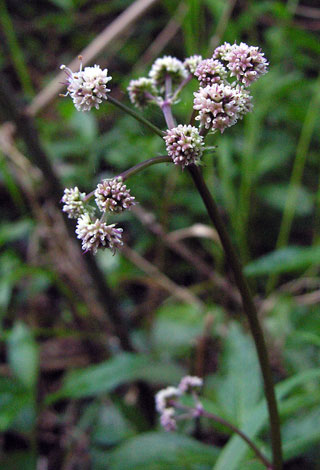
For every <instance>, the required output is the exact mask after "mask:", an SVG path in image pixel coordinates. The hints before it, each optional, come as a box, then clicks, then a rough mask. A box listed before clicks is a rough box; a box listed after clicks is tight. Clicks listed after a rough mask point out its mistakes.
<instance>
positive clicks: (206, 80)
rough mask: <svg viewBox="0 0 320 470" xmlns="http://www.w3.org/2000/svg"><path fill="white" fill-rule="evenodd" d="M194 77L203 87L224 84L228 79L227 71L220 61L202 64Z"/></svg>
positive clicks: (207, 61)
mask: <svg viewBox="0 0 320 470" xmlns="http://www.w3.org/2000/svg"><path fill="white" fill-rule="evenodd" d="M194 75H195V76H196V77H197V79H198V80H199V82H200V86H201V87H205V86H207V85H214V84H215V83H223V82H224V81H225V79H226V78H227V70H226V68H225V67H224V65H223V64H222V63H221V62H220V61H219V60H214V59H206V60H203V61H202V62H200V64H199V65H198V67H197V68H196V70H195V73H194Z"/></svg>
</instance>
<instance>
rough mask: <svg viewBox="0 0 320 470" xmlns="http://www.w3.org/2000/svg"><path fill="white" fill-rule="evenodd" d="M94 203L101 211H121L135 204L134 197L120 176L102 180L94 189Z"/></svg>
mask: <svg viewBox="0 0 320 470" xmlns="http://www.w3.org/2000/svg"><path fill="white" fill-rule="evenodd" d="M94 195H95V198H96V199H95V200H96V204H97V206H98V207H99V209H100V210H101V212H122V211H124V210H126V209H130V208H131V206H133V205H134V204H135V202H134V200H135V197H134V196H131V195H130V189H127V186H126V185H125V184H123V181H122V179H121V178H114V179H112V180H103V181H102V183H100V184H98V186H97V189H96V190H95V193H94Z"/></svg>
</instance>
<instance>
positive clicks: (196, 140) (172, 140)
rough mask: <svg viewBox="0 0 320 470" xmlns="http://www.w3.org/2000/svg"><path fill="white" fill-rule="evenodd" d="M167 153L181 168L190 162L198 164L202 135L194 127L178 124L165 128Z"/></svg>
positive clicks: (201, 149) (201, 147)
mask: <svg viewBox="0 0 320 470" xmlns="http://www.w3.org/2000/svg"><path fill="white" fill-rule="evenodd" d="M164 140H165V142H166V149H167V152H168V155H169V156H170V157H171V158H172V160H173V163H174V164H175V165H180V166H181V167H182V169H184V167H185V166H188V165H190V164H192V163H193V164H195V165H197V164H199V162H200V158H201V155H202V152H203V145H204V142H203V137H202V136H201V135H200V134H199V131H198V129H197V128H196V127H194V126H191V125H188V126H187V125H184V126H183V125H182V124H179V125H178V126H177V127H174V128H173V129H168V130H167V135H165V136H164Z"/></svg>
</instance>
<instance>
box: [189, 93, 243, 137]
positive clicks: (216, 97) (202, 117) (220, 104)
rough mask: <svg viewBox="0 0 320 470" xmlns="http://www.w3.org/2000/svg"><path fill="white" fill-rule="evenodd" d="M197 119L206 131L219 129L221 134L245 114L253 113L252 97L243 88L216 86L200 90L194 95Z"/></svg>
mask: <svg viewBox="0 0 320 470" xmlns="http://www.w3.org/2000/svg"><path fill="white" fill-rule="evenodd" d="M194 96H195V99H194V106H193V107H194V109H195V110H197V111H199V115H198V116H197V117H196V119H197V120H199V121H200V123H201V125H202V126H204V127H205V128H206V129H210V128H211V129H218V130H220V132H221V133H223V131H224V130H225V129H226V128H227V127H231V126H233V125H234V124H236V122H237V120H238V119H241V118H242V117H243V115H244V114H246V113H247V112H249V111H251V109H252V105H251V96H250V95H249V93H248V92H247V91H246V90H244V89H243V88H242V87H239V86H238V87H231V86H230V85H224V84H216V85H213V86H207V87H205V88H200V89H199V91H198V92H196V93H194Z"/></svg>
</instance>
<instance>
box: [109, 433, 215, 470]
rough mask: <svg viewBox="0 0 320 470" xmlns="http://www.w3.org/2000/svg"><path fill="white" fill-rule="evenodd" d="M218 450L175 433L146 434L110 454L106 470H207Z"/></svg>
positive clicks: (130, 440)
mask: <svg viewBox="0 0 320 470" xmlns="http://www.w3.org/2000/svg"><path fill="white" fill-rule="evenodd" d="M218 452H219V451H218V450H217V448H215V447H214V446H207V445H205V444H202V443H200V442H198V441H196V440H194V439H192V438H190V437H187V436H183V435H180V434H176V433H163V432H150V433H146V434H141V435H139V436H137V437H134V438H132V439H129V440H128V441H126V442H125V443H124V444H122V445H120V446H119V447H118V448H117V449H116V450H115V451H114V452H113V453H112V454H111V458H110V462H109V467H108V468H110V470H131V469H134V470H145V469H148V470H163V469H166V470H207V469H208V470H209V469H210V468H211V466H212V464H213V462H214V461H215V459H216V458H217V455H218Z"/></svg>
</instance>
